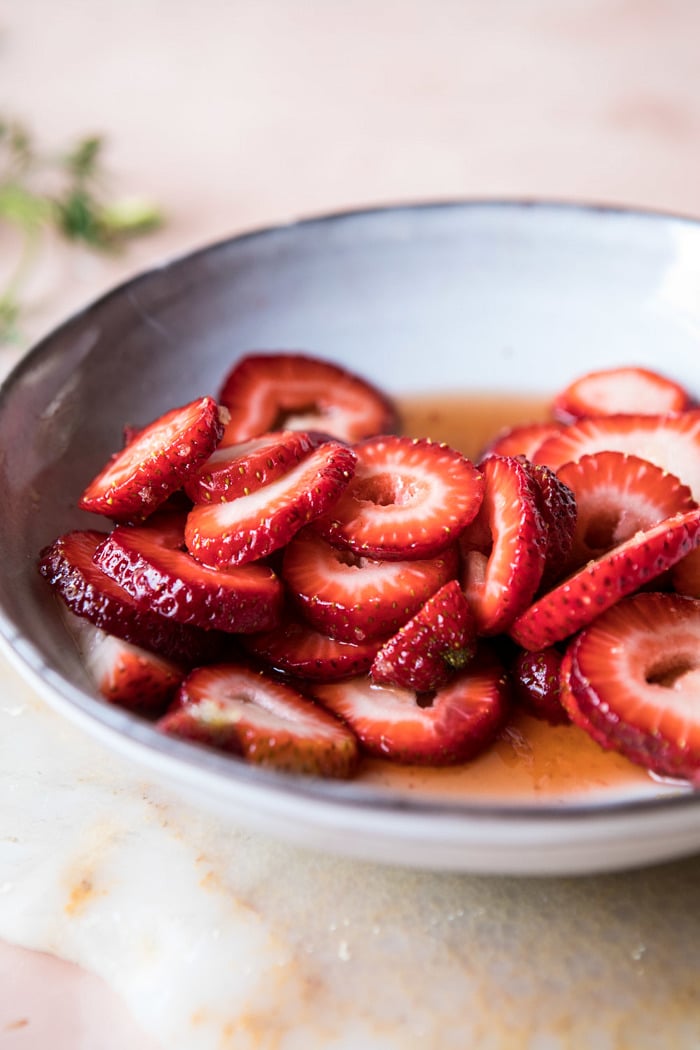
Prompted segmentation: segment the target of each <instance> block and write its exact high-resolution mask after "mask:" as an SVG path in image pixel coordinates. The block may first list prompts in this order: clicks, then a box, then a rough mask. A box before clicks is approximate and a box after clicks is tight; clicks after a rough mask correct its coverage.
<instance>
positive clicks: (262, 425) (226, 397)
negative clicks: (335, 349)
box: [220, 353, 396, 445]
mask: <svg viewBox="0 0 700 1050" xmlns="http://www.w3.org/2000/svg"><path fill="white" fill-rule="evenodd" d="M220 400H221V402H222V404H224V405H226V407H227V408H228V410H229V412H230V414H231V419H230V422H229V423H228V425H227V427H226V433H225V435H224V439H223V440H224V442H225V443H226V444H229V445H230V444H235V443H236V442H239V441H247V440H248V439H249V438H252V437H257V436H258V435H259V434H264V433H265V432H266V431H269V430H275V429H279V428H281V427H284V428H286V429H288V430H317V431H321V432H322V433H326V434H329V435H331V436H332V437H335V438H337V439H339V440H341V441H349V442H355V441H359V440H361V439H362V438H365V437H369V436H370V435H373V434H385V433H390V432H391V431H392V430H394V429H395V427H396V410H395V408H394V406H393V404H392V402H391V401H390V400H389V399H388V398H387V397H386V396H385V394H383V393H382V392H381V391H380V390H378V389H377V388H376V387H374V386H372V385H371V384H370V383H368V382H367V381H366V380H364V379H362V378H360V376H357V375H354V374H353V373H351V372H348V371H347V370H346V369H344V368H341V367H339V366H338V365H335V364H332V363H331V362H330V361H324V360H322V359H321V358H318V357H312V356H310V355H308V354H300V353H271V354H257V353H255V354H248V355H246V356H245V357H243V358H242V359H241V360H240V361H238V362H237V364H236V365H234V367H233V368H232V369H231V371H230V372H229V374H228V375H227V376H226V379H225V380H224V383H223V386H222V388H221V395H220Z"/></svg>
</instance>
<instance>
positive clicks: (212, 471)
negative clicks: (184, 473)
mask: <svg viewBox="0 0 700 1050" xmlns="http://www.w3.org/2000/svg"><path fill="white" fill-rule="evenodd" d="M327 440H328V437H327V435H324V434H318V433H315V432H314V433H305V432H304V431H301V430H278V431H275V432H274V433H271V434H263V435H262V437H257V438H251V439H250V441H244V442H242V443H239V444H236V445H226V446H223V445H221V446H219V448H217V449H216V451H215V452H213V453H212V455H211V456H210V457H209V459H207V460H205V462H204V463H202V464H201V466H200V467H198V468H197V470H196V471H194V472H193V474H191V475H190V477H189V478H188V479H187V481H186V482H185V492H186V493H187V495H188V496H189V497H190V499H191V500H192V502H193V503H220V502H227V501H229V500H232V499H236V498H237V497H238V496H248V495H250V493H251V492H256V491H257V490H258V489H260V488H262V487H263V485H269V484H270V482H271V481H277V480H278V478H281V477H282V476H283V475H284V474H286V473H287V472H288V471H290V470H291V469H292V467H294V466H296V464H297V463H299V462H301V460H302V459H304V458H305V456H307V455H308V453H309V452H312V451H313V449H315V448H318V446H319V445H320V444H323V442H324V441H327Z"/></svg>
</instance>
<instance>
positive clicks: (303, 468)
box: [185, 441, 355, 568]
mask: <svg viewBox="0 0 700 1050" xmlns="http://www.w3.org/2000/svg"><path fill="white" fill-rule="evenodd" d="M354 469H355V453H354V452H353V451H352V450H351V449H349V448H347V447H346V446H345V445H341V444H339V443H338V442H337V441H329V442H328V443H326V444H324V445H321V446H320V447H319V448H317V449H315V450H314V451H313V452H311V453H309V455H308V456H307V457H306V458H305V459H303V460H302V461H301V463H298V464H297V466H295V467H293V468H292V470H289V471H287V473H286V474H284V475H283V476H282V477H281V478H279V479H278V480H277V481H272V482H270V484H269V485H265V486H264V487H263V488H261V489H258V490H257V492H252V493H251V494H250V495H249V496H239V497H238V498H237V499H234V500H231V502H230V503H214V504H206V505H203V504H200V505H198V506H196V507H194V508H193V509H192V510H191V512H190V514H189V516H188V518H187V524H186V526H185V541H186V543H187V547H188V549H189V550H190V552H191V553H192V554H193V555H194V556H195V557H196V558H198V559H199V561H201V562H203V563H204V564H205V565H210V566H212V567H214V568H221V567H226V566H231V565H244V564H245V563H246V562H250V561H255V560H256V559H258V558H264V557H265V556H266V555H268V554H271V553H272V552H273V551H276V550H279V548H280V547H284V546H285V544H287V543H288V542H289V541H290V540H291V539H292V537H293V536H294V535H296V533H297V532H298V531H299V529H301V528H302V527H303V526H304V525H306V524H308V522H310V521H312V520H313V519H314V518H316V517H318V515H319V514H323V513H324V511H327V510H328V509H329V508H330V507H332V506H333V504H334V503H335V502H336V501H337V500H338V498H339V496H340V495H341V493H342V492H343V490H344V489H345V488H347V485H348V483H349V482H350V479H351V478H352V475H353V471H354Z"/></svg>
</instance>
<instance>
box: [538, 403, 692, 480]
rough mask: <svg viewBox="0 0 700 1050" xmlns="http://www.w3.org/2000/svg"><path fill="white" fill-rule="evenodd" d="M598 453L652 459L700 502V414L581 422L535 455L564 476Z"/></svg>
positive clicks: (597, 418) (598, 418)
mask: <svg viewBox="0 0 700 1050" xmlns="http://www.w3.org/2000/svg"><path fill="white" fill-rule="evenodd" d="M594 452H626V453H628V455H631V456H638V457H639V458H640V459H648V460H649V462H650V463H655V464H656V465H657V466H658V467H662V468H663V469H664V470H667V471H668V472H669V473H670V474H675V475H676V477H678V478H680V480H681V481H682V482H683V483H684V484H685V485H688V487H689V488H690V490H691V492H692V494H693V499H696V500H697V499H699V498H700V409H694V410H693V411H691V412H684V413H682V414H681V415H678V416H675V415H674V416H640V415H636V416H620V415H618V416H597V417H595V418H591V419H582V420H581V421H580V422H579V423H574V424H573V425H572V426H570V427H568V428H567V429H566V430H563V431H562V433H561V434H560V435H559V436H558V437H554V438H550V439H549V440H548V441H545V442H544V444H543V445H542V446H541V447H540V449H539V450H538V452H537V453H536V455H535V461H536V462H537V463H545V464H546V465H547V466H549V467H551V468H552V470H555V471H556V472H557V473H558V472H559V468H560V467H562V466H563V465H564V463H569V462H570V461H571V460H577V459H581V457H582V456H588V455H591V454H592V453H594Z"/></svg>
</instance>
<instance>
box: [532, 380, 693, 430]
mask: <svg viewBox="0 0 700 1050" xmlns="http://www.w3.org/2000/svg"><path fill="white" fill-rule="evenodd" d="M689 405H690V397H689V395H688V392H687V391H686V390H684V389H683V387H682V386H680V385H679V384H678V383H675V382H674V381H673V380H672V379H668V378H667V377H666V376H662V375H660V374H659V373H658V372H654V371H652V370H651V369H648V368H638V367H623V368H606V369H602V370H600V371H597V372H589V373H588V374H587V375H584V376H580V377H579V378H578V379H575V380H574V382H573V383H570V384H569V386H567V387H566V388H565V389H564V390H562V391H561V392H560V393H559V394H557V396H556V397H555V399H554V403H553V406H552V410H553V414H554V416H555V417H556V418H557V419H559V420H561V421H562V422H563V423H571V422H573V421H574V420H576V419H580V418H582V417H585V416H600V415H613V414H619V413H630V414H637V415H640V414H641V415H662V414H663V413H665V412H683V411H684V410H685V409H687V408H688V407H689Z"/></svg>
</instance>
